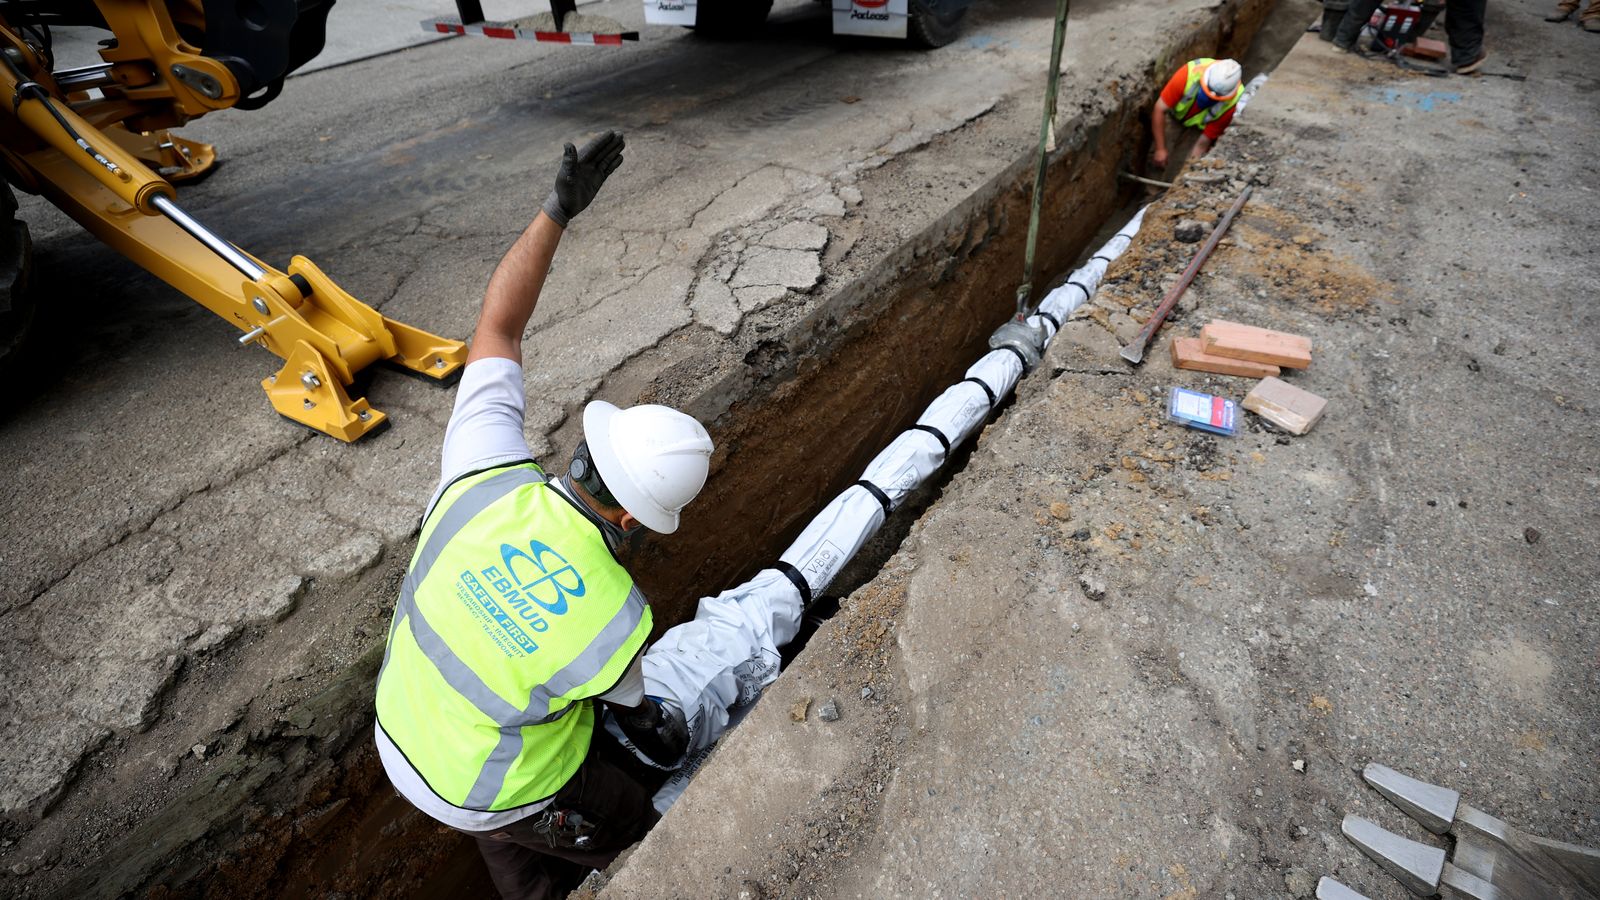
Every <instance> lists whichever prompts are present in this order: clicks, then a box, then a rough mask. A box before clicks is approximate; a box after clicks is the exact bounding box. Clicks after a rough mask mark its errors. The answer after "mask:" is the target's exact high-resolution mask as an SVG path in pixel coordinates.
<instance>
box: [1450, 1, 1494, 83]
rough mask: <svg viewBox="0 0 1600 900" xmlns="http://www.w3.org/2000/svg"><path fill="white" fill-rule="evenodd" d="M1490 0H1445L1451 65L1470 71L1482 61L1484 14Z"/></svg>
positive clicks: (1458, 69) (1457, 68)
mask: <svg viewBox="0 0 1600 900" xmlns="http://www.w3.org/2000/svg"><path fill="white" fill-rule="evenodd" d="M1487 6H1488V0H1445V4H1444V32H1445V35H1446V36H1447V37H1449V38H1450V64H1451V65H1452V66H1455V67H1456V70H1457V71H1460V70H1462V69H1463V68H1466V69H1468V70H1469V71H1470V70H1471V68H1472V67H1473V64H1474V63H1478V62H1480V61H1482V59H1483V57H1484V52H1483V12H1484V9H1485V8H1486V7H1487Z"/></svg>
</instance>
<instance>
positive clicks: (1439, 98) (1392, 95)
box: [1372, 88, 1461, 112]
mask: <svg viewBox="0 0 1600 900" xmlns="http://www.w3.org/2000/svg"><path fill="white" fill-rule="evenodd" d="M1372 96H1373V97H1375V98H1377V99H1379V100H1382V101H1383V102H1384V103H1387V104H1389V105H1390V106H1411V107H1415V108H1417V109H1420V110H1422V111H1423V112H1433V107H1434V104H1436V103H1460V102H1461V95H1460V94H1457V93H1454V92H1449V91H1428V92H1426V93H1424V92H1421V91H1404V90H1400V89H1399V88H1382V89H1378V90H1374V91H1373V92H1372Z"/></svg>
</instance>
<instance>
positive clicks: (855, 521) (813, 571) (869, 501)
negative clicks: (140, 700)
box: [778, 483, 888, 600]
mask: <svg viewBox="0 0 1600 900" xmlns="http://www.w3.org/2000/svg"><path fill="white" fill-rule="evenodd" d="M887 517H888V510H887V509H885V508H884V502H883V501H880V500H879V499H878V497H877V496H875V495H874V494H873V493H872V490H871V489H869V488H867V487H865V486H863V485H861V484H859V483H858V484H853V485H851V486H850V487H848V488H845V491H844V493H842V494H840V495H839V496H837V497H835V498H833V502H831V503H829V504H828V505H827V506H824V507H823V508H822V512H819V513H817V515H816V518H813V519H812V520H811V523H810V524H808V525H807V526H806V529H805V530H804V531H802V532H800V536H799V537H797V538H795V539H794V543H793V544H790V545H789V549H787V550H785V551H783V555H782V556H779V557H778V561H779V563H780V564H782V565H788V566H791V567H793V569H794V570H795V571H797V572H799V573H800V577H801V578H803V579H804V580H805V583H806V587H807V589H808V590H807V591H806V593H807V594H808V595H809V596H807V598H806V599H807V600H811V599H813V598H816V597H820V596H822V592H823V591H825V590H827V589H828V584H829V582H831V581H833V576H835V575H837V574H839V570H840V569H842V568H844V564H845V563H846V562H848V561H849V560H850V558H851V557H853V556H855V555H856V551H857V550H860V549H861V545H862V544H865V543H866V542H867V538H869V537H872V535H873V533H874V532H876V531H877V530H878V526H879V525H882V524H883V520H884V519H885V518H887Z"/></svg>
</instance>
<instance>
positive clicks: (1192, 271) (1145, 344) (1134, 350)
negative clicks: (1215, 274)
mask: <svg viewBox="0 0 1600 900" xmlns="http://www.w3.org/2000/svg"><path fill="white" fill-rule="evenodd" d="M1254 190H1255V186H1254V185H1251V186H1247V187H1246V188H1245V189H1244V191H1243V192H1242V193H1241V194H1239V199H1237V200H1235V201H1233V207H1232V208H1231V209H1229V210H1228V214H1227V215H1225V216H1223V217H1222V221H1221V222H1218V223H1217V227H1216V228H1213V229H1212V230H1211V237H1209V238H1207V239H1206V242H1205V244H1204V245H1202V246H1201V247H1200V252H1198V253H1196V254H1195V255H1194V259H1191V260H1189V267H1188V268H1187V269H1184V270H1183V277H1182V278H1180V279H1178V283H1177V284H1175V285H1173V286H1172V290H1170V291H1167V295H1166V296H1165V297H1163V298H1161V305H1160V306H1158V307H1156V311H1155V312H1154V313H1152V314H1151V316H1150V321H1148V322H1146V323H1144V330H1142V331H1140V332H1139V336H1138V337H1136V338H1134V339H1133V340H1132V341H1130V342H1129V343H1128V346H1126V347H1123V348H1122V358H1123V359H1125V360H1127V361H1128V362H1130V363H1133V364H1134V365H1136V366H1137V365H1138V364H1139V363H1142V362H1144V352H1145V350H1146V349H1148V348H1149V346H1150V339H1151V338H1153V337H1155V336H1156V329H1158V328H1160V327H1161V323H1162V322H1165V321H1166V320H1167V314H1168V313H1171V312H1172V308H1173V307H1174V306H1177V305H1178V298H1179V297H1182V296H1183V292H1184V291H1186V290H1188V289H1189V284H1190V283H1191V282H1193V281H1194V276H1195V275H1196V274H1198V273H1199V272H1200V266H1201V265H1203V264H1204V263H1205V261H1206V258H1207V257H1209V256H1210V255H1211V251H1212V250H1215V249H1216V247H1217V242H1218V241H1221V240H1222V236H1223V235H1224V234H1227V232H1228V226H1230V225H1232V224H1233V217H1234V216H1236V215H1238V214H1239V210H1240V209H1243V208H1244V202H1245V201H1246V200H1249V199H1250V194H1251V192H1252V191H1254Z"/></svg>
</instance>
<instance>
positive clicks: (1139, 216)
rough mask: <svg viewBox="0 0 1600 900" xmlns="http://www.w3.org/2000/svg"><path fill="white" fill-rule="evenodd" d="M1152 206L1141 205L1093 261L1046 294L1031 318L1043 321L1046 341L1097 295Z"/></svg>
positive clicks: (1103, 245) (1038, 321)
mask: <svg viewBox="0 0 1600 900" xmlns="http://www.w3.org/2000/svg"><path fill="white" fill-rule="evenodd" d="M1149 208H1150V207H1148V206H1144V207H1140V209H1139V211H1138V212H1136V213H1134V214H1133V218H1131V219H1129V220H1128V224H1126V225H1124V226H1122V228H1120V229H1119V230H1118V231H1117V233H1116V234H1114V235H1112V236H1111V238H1110V239H1109V240H1107V241H1106V242H1105V243H1104V244H1102V245H1101V246H1100V249H1099V250H1096V251H1095V254H1094V256H1091V257H1089V261H1088V262H1086V263H1084V264H1083V265H1081V266H1079V267H1078V268H1077V269H1074V270H1073V272H1072V274H1071V275H1068V276H1067V280H1066V282H1065V283H1064V284H1062V285H1060V286H1059V287H1057V288H1056V289H1055V290H1053V291H1051V292H1050V293H1048V294H1046V295H1045V298H1044V300H1042V301H1040V303H1039V311H1038V312H1036V313H1034V314H1033V315H1032V316H1031V317H1029V319H1028V324H1030V325H1043V326H1044V329H1045V335H1046V337H1045V343H1046V344H1048V343H1050V341H1051V340H1052V339H1054V338H1055V336H1056V332H1057V331H1059V330H1060V326H1061V323H1062V322H1065V321H1066V320H1067V319H1068V318H1069V317H1070V316H1071V315H1072V314H1073V313H1074V312H1076V311H1077V309H1078V307H1080V306H1082V305H1083V304H1084V302H1085V301H1087V300H1088V299H1089V298H1090V297H1093V296H1094V293H1095V291H1098V290H1099V289H1100V280H1101V279H1103V278H1105V277H1106V269H1107V268H1109V267H1110V265H1111V261H1112V260H1114V259H1116V258H1117V257H1119V256H1121V255H1122V253H1123V251H1125V250H1127V249H1128V245H1129V244H1131V243H1133V236H1134V235H1135V234H1138V233H1139V226H1140V224H1142V223H1143V222H1144V213H1145V210H1147V209H1149Z"/></svg>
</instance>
